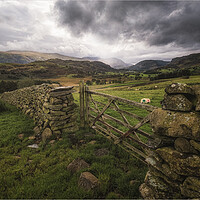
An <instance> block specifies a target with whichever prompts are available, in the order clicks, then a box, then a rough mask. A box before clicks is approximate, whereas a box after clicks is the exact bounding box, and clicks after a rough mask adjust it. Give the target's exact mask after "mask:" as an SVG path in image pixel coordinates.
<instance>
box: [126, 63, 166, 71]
mask: <svg viewBox="0 0 200 200" xmlns="http://www.w3.org/2000/svg"><path fill="white" fill-rule="evenodd" d="M167 64H169V62H167V61H163V60H143V61H140V62H139V63H137V64H135V65H132V66H130V67H129V68H128V69H129V70H130V71H146V70H152V69H156V68H160V67H163V66H166V65H167Z"/></svg>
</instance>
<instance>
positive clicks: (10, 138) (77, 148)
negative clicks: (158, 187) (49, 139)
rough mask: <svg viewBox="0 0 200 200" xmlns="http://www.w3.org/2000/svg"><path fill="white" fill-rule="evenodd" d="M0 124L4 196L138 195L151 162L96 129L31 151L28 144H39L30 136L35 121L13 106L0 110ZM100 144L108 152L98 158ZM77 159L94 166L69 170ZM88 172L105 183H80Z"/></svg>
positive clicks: (0, 179)
mask: <svg viewBox="0 0 200 200" xmlns="http://www.w3.org/2000/svg"><path fill="white" fill-rule="evenodd" d="M0 127H1V129H0V169H1V171H0V198H1V199H32V198H33V199H54V198H58V199H68V198H69V199H83V198H91V199H93V198H112V199H113V198H126V199H127V198H131V199H132V198H139V191H138V187H139V185H140V184H141V183H142V182H143V180H144V176H145V173H146V170H147V169H146V166H144V165H143V164H141V163H140V162H139V161H138V160H136V159H135V158H133V157H132V156H130V155H129V154H128V153H126V152H124V151H123V150H122V149H121V148H119V147H117V146H116V145H114V144H113V143H112V142H110V141H109V140H107V139H106V138H104V137H102V136H100V135H96V134H95V133H94V132H93V131H92V130H89V129H87V130H86V129H84V130H81V131H78V132H76V133H75V134H64V135H63V136H62V139H61V140H59V141H56V142H55V143H54V144H49V143H47V144H44V143H40V144H39V148H38V149H31V148H28V147H27V145H29V144H33V143H34V141H32V140H30V139H29V136H32V135H33V127H34V124H33V121H32V120H31V119H29V118H27V117H26V116H25V115H23V114H21V113H20V112H19V111H18V110H17V109H16V108H14V107H11V106H9V107H7V110H4V111H3V112H1V113H0ZM21 134H24V136H23V137H20V135H21ZM86 135H87V137H86ZM91 141H96V142H94V143H90V142H91ZM101 148H106V149H107V150H108V151H109V154H108V155H104V156H101V157H98V156H95V152H96V151H97V150H98V149H101ZM75 158H82V159H84V160H85V161H86V162H87V163H89V164H90V167H89V168H88V169H85V170H82V171H79V172H77V173H75V174H72V173H70V171H68V170H67V166H68V164H69V163H70V162H71V161H72V160H74V159H75ZM83 171H89V172H91V173H92V174H94V175H95V176H96V177H97V178H98V179H99V182H100V186H99V187H98V188H96V189H95V190H91V191H85V190H83V189H82V188H80V187H78V179H79V176H80V174H81V172H83Z"/></svg>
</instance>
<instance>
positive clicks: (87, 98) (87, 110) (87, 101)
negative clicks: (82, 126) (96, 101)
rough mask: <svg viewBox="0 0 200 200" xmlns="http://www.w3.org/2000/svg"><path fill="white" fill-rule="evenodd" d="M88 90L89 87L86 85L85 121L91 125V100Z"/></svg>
mask: <svg viewBox="0 0 200 200" xmlns="http://www.w3.org/2000/svg"><path fill="white" fill-rule="evenodd" d="M88 90H89V88H88V86H87V85H86V86H85V122H86V125H87V126H89V101H90V98H89V93H88Z"/></svg>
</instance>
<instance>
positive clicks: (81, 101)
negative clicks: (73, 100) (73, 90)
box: [79, 81, 85, 128]
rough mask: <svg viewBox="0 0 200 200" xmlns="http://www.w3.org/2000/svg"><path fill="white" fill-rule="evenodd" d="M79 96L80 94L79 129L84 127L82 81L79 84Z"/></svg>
mask: <svg viewBox="0 0 200 200" xmlns="http://www.w3.org/2000/svg"><path fill="white" fill-rule="evenodd" d="M79 94H80V127H82V128H83V127H84V126H85V106H84V104H85V103H84V99H85V98H84V96H85V95H84V81H80V83H79Z"/></svg>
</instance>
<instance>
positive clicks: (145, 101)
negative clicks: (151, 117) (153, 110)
mask: <svg viewBox="0 0 200 200" xmlns="http://www.w3.org/2000/svg"><path fill="white" fill-rule="evenodd" d="M150 102H151V100H150V99H149V98H143V99H141V100H140V103H150Z"/></svg>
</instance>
